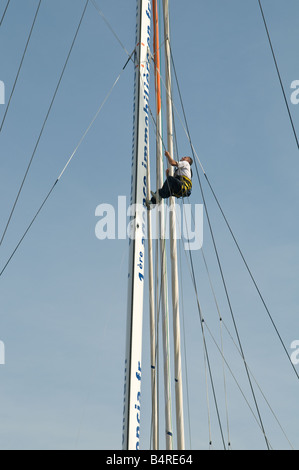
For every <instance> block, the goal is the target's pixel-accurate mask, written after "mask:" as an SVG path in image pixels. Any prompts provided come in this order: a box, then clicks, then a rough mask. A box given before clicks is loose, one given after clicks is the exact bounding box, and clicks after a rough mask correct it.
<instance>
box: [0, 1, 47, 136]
mask: <svg viewBox="0 0 299 470" xmlns="http://www.w3.org/2000/svg"><path fill="white" fill-rule="evenodd" d="M8 4H9V2H8ZM8 4H7V5H6V9H7V7H8ZM40 6H41V0H39V3H38V6H37V9H36V12H35V15H34V19H33V23H32V25H31V28H30V32H29V36H28V39H27V42H26V46H25V49H24V52H23V56H22V59H21V63H20V66H19V69H18V72H17V76H16V78H15V81H14V84H13V87H12V91H11V94H10V97H9V100H8V103H7V106H6V110H5V113H4V116H3V119H2V123H1V126H0V133H1V132H2V129H3V125H4V122H5V119H6V116H7V113H8V110H9V106H10V103H11V100H12V97H13V94H14V91H15V88H16V85H17V81H18V78H19V75H20V72H21V68H22V65H23V62H24V59H25V55H26V52H27V49H28V46H29V42H30V39H31V36H32V32H33V29H34V25H35V22H36V18H37V15H38V12H39V9H40ZM5 12H6V10H5ZM5 12H4V15H5ZM3 18H4V16H3V17H2V20H1V24H2V21H3ZM1 24H0V26H1Z"/></svg>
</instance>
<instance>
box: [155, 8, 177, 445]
mask: <svg viewBox="0 0 299 470" xmlns="http://www.w3.org/2000/svg"><path fill="white" fill-rule="evenodd" d="M153 18H154V21H153V22H154V57H155V85H156V86H155V88H156V127H157V131H156V154H157V188H161V187H162V185H163V181H164V175H163V145H162V116H161V86H160V83H161V78H160V46H159V23H158V11H157V2H156V0H153ZM158 217H159V224H158V225H159V238H160V272H159V273H157V277H158V278H160V277H161V286H159V289H158V292H157V295H158V297H160V290H161V303H162V330H163V356H164V397H165V438H166V449H167V450H172V448H173V438H172V420H171V381H170V347H169V315H168V294H167V263H166V259H167V257H166V241H165V226H164V224H165V205H164V201H163V200H162V202H161V204H159V206H158Z"/></svg>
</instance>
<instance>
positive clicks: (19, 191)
mask: <svg viewBox="0 0 299 470" xmlns="http://www.w3.org/2000/svg"><path fill="white" fill-rule="evenodd" d="M88 2H89V0H87V1H86V3H85V7H84V10H83V13H82V15H81V18H80V21H79V25H78V27H77V30H76V33H75V36H74V38H73V41H72V44H71V47H70V50H69V53H68V55H67V58H66V61H65V63H64V66H63V69H62V72H61V75H60V77H59V80H58V84H57V86H56V89H55V92H54V95H53V98H52V101H51V103H50V106H49V109H48V112H47V114H46V117H45V119H44V122H43V125H42V128H41V131H40V133H39V136H38V139H37V142H36V144H35V147H34V150H33V153H32V155H31V158H30V161H29V163H28V166H27V169H26V171H25V175H24V177H23V180H22V183H21V185H20V188H19V190H18V194H17V197H16V199H15V202H14V204H13V207H12V209H11V212H10V215H9V218H8V221H7V223H6V226H5V229H4V232H3V235H2V237H1V240H0V247H1V245H2V243H3V240H4V238H5V235H6V232H7V229H8V227H9V224H10V221H11V219H12V216H13V213H14V211H15V208H16V206H17V203H18V200H19V197H20V195H21V192H22V190H23V186H24V184H25V181H26V179H27V176H28V173H29V170H30V167H31V165H32V162H33V159H34V157H35V154H36V151H37V148H38V145H39V143H40V140H41V137H42V134H43V132H44V129H45V127H46V123H47V121H48V118H49V115H50V112H51V109H52V107H53V104H54V101H55V98H56V96H57V93H58V89H59V87H60V84H61V81H62V78H63V75H64V72H65V70H66V67H67V64H68V61H69V58H70V56H71V53H72V50H73V48H74V44H75V41H76V38H77V36H78V33H79V30H80V27H81V24H82V21H83V18H84V15H85V12H86V9H87V5H88ZM40 3H41V0H40V2H39V6H40ZM37 13H38V11H37ZM37 13H36V15H37Z"/></svg>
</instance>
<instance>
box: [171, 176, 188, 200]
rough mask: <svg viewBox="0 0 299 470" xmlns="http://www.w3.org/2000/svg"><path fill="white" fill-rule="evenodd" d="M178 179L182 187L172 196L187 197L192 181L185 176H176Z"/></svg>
mask: <svg viewBox="0 0 299 470" xmlns="http://www.w3.org/2000/svg"><path fill="white" fill-rule="evenodd" d="M175 178H177V179H178V180H179V181H181V183H182V188H181V190H180V191H179V192H178V193H174V194H173V196H175V197H176V198H178V199H179V198H181V197H189V196H190V195H191V191H192V181H191V180H190V179H189V178H187V176H176V177H175Z"/></svg>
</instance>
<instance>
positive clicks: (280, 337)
mask: <svg viewBox="0 0 299 470" xmlns="http://www.w3.org/2000/svg"><path fill="white" fill-rule="evenodd" d="M170 53H171V58H172V63H173V69H174V73H175V78H176V83H177V87H178V93H179V98H180V102H181V106H182V111H183V116H184V121H185V125H184V124H183V123H182V124H183V128H184V131H185V133H186V135H187V138H188V141H189V143H190V147H191V151H192V154H193V156H194V161H195V166H196V170H197V176H198V179H199V180H200V177H199V172H198V169H197V164H196V160H197V161H198V163H199V165H200V167H201V169H202V172H203V175H204V177H205V180H206V182H207V184H208V186H209V188H210V190H211V193H212V195H213V197H214V199H215V201H216V204H217V206H218V208H219V210H220V212H221V214H222V217H223V219H224V222H225V224H226V226H227V228H228V230H229V232H230V234H231V236H232V239H233V241H234V243H235V245H236V248H237V250H238V252H239V254H240V256H241V258H242V260H243V263H244V265H245V268H246V270H247V272H248V274H249V276H250V278H251V280H252V282H253V285H254V287H255V289H256V291H257V293H258V296H259V298H260V300H261V302H262V304H263V306H264V308H265V310H266V313H267V315H268V317H269V319H270V322H271V323H272V326H273V328H274V330H275V332H276V334H277V337H278V339H279V342H280V343H281V346H282V347H283V350H284V352H285V354H286V356H287V358H288V361H289V363H290V364H291V366H292V368H293V371H294V372H295V374H296V376H297V379H299V374H298V372H297V370H296V367H295V365H294V364H293V363H292V361H291V358H290V355H289V352H288V350H287V347H286V345H285V343H284V341H283V339H282V336H281V334H280V333H279V331H278V327H277V325H276V323H275V321H274V318H273V316H272V315H271V312H270V310H269V308H268V306H267V304H266V301H265V299H264V297H263V295H262V292H261V290H260V288H259V286H258V284H257V281H256V279H255V277H254V275H253V273H252V271H251V269H250V267H249V265H248V263H247V261H246V258H245V256H244V254H243V251H242V250H241V247H240V245H239V243H238V241H237V239H236V236H235V234H234V232H233V230H232V227H231V225H230V224H229V222H228V219H227V217H226V215H225V213H224V210H223V208H222V206H221V204H220V201H219V199H218V197H217V195H216V193H215V191H214V189H213V186H212V184H211V182H210V180H209V177H208V175H207V173H206V171H205V169H204V167H203V165H202V163H201V161H200V159H199V157H198V155H197V153H196V150H195V148H194V146H193V143H192V141H191V135H190V131H189V126H188V121H187V117H186V113H185V108H184V103H183V99H182V94H181V90H180V86H179V82H178V78H177V73H176V68H175V64H174V60H173V55H172V49H171V47H170ZM174 108H175V106H174ZM175 109H176V108H175ZM176 111H177V110H176ZM181 122H182V121H181ZM195 157H196V158H195Z"/></svg>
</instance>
